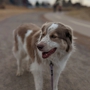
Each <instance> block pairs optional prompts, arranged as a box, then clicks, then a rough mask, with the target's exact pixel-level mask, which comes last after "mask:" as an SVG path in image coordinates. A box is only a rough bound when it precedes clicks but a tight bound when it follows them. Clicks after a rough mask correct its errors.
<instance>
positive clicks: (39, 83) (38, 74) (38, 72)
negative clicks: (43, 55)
mask: <svg viewBox="0 0 90 90" xmlns="http://www.w3.org/2000/svg"><path fill="white" fill-rule="evenodd" d="M31 72H32V74H33V76H34V82H35V88H36V90H42V88H43V74H42V66H41V65H40V64H38V63H36V62H34V63H33V64H32V65H31Z"/></svg>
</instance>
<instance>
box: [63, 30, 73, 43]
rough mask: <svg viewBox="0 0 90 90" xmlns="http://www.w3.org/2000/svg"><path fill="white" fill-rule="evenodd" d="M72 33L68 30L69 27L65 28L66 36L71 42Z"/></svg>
mask: <svg viewBox="0 0 90 90" xmlns="http://www.w3.org/2000/svg"><path fill="white" fill-rule="evenodd" d="M72 34H73V33H72V30H70V29H67V30H66V32H65V36H66V38H67V39H69V40H70V42H71V43H72Z"/></svg>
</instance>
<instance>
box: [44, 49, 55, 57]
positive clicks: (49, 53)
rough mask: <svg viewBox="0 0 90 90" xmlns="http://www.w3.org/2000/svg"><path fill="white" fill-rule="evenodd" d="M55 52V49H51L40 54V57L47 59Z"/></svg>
mask: <svg viewBox="0 0 90 90" xmlns="http://www.w3.org/2000/svg"><path fill="white" fill-rule="evenodd" d="M55 51H56V48H53V49H52V50H50V51H49V52H43V53H42V57H43V58H48V57H49V56H50V55H51V54H53V53H54V52H55Z"/></svg>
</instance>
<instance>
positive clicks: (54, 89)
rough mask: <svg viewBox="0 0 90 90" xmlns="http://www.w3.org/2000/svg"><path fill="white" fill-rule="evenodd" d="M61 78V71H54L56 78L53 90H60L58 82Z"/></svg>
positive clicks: (54, 77)
mask: <svg viewBox="0 0 90 90" xmlns="http://www.w3.org/2000/svg"><path fill="white" fill-rule="evenodd" d="M59 77H60V71H57V70H56V71H54V76H53V79H54V80H53V90H58V81H59Z"/></svg>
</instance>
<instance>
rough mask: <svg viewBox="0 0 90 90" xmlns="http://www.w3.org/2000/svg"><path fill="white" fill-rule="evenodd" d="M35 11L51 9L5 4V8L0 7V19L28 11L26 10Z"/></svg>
mask: <svg viewBox="0 0 90 90" xmlns="http://www.w3.org/2000/svg"><path fill="white" fill-rule="evenodd" d="M35 11H51V9H45V8H34V9H28V8H26V7H17V6H12V5H5V9H0V20H3V19H5V18H8V17H10V16H13V15H17V14H22V13H28V12H35Z"/></svg>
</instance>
